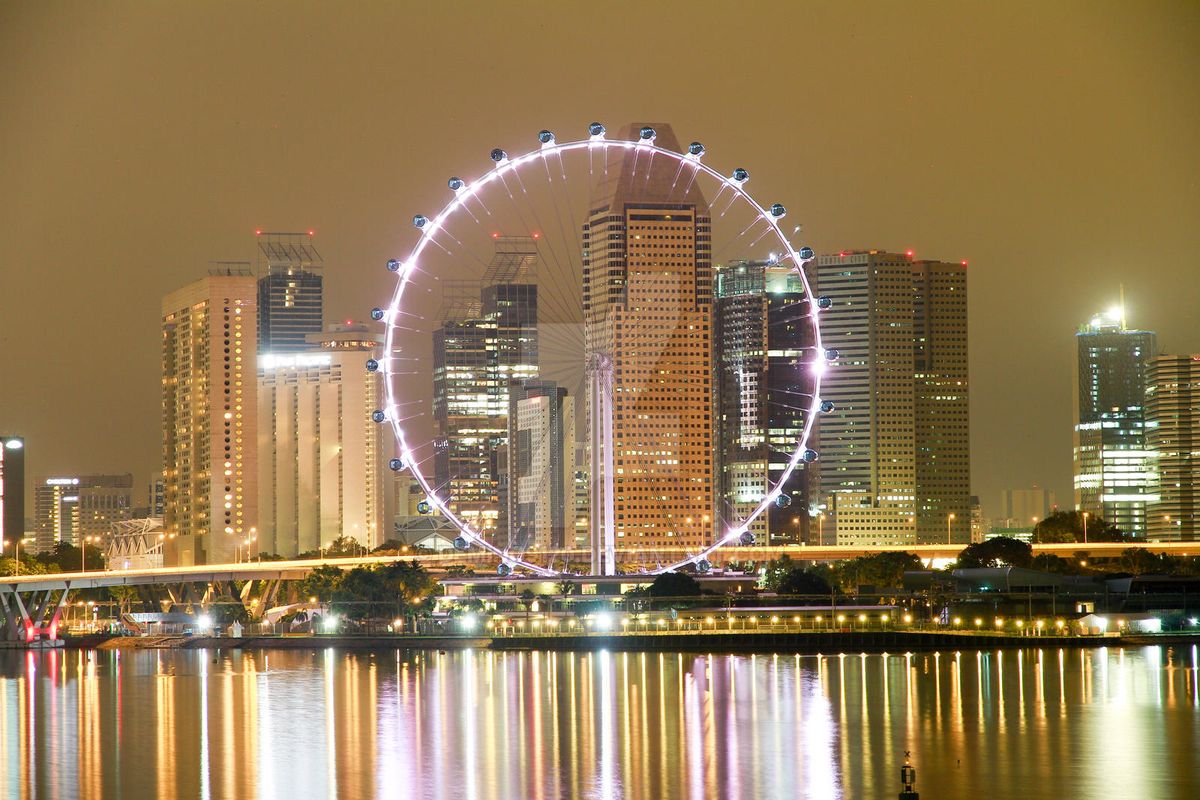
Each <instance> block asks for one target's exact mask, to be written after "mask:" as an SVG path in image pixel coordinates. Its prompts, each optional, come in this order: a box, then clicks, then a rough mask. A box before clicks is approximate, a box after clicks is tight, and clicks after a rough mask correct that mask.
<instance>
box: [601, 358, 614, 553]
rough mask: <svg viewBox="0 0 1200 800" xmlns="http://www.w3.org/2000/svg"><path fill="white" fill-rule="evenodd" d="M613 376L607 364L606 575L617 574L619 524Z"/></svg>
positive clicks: (604, 390) (604, 391) (604, 401)
mask: <svg viewBox="0 0 1200 800" xmlns="http://www.w3.org/2000/svg"><path fill="white" fill-rule="evenodd" d="M612 379H613V376H612V362H611V361H609V362H606V363H605V369H604V372H603V382H602V386H601V389H602V397H601V402H602V407H603V409H604V413H603V415H602V417H601V418H602V420H603V422H604V574H605V575H616V574H617V524H616V511H615V509H614V493H613V446H612V441H613V409H612V400H613V380H612Z"/></svg>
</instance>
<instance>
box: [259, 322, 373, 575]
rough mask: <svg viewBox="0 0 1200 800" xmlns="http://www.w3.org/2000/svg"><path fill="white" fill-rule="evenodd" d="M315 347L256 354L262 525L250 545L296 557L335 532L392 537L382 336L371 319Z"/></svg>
mask: <svg viewBox="0 0 1200 800" xmlns="http://www.w3.org/2000/svg"><path fill="white" fill-rule="evenodd" d="M307 338H308V346H309V348H310V349H309V350H305V351H302V352H292V353H271V354H263V355H260V356H259V359H258V471H259V472H258V493H259V495H258V530H257V535H256V540H255V542H254V543H253V545H254V546H253V548H252V550H253V552H262V553H275V554H277V555H281V556H285V557H291V556H295V555H297V554H298V553H304V552H311V551H314V550H317V549H319V548H321V547H323V546H325V545H328V544H329V543H330V542H332V541H334V540H335V539H337V538H338V537H339V536H343V535H344V536H348V537H352V538H354V539H355V540H356V541H358V542H359V543H360V544H363V545H366V546H368V547H376V546H378V545H379V544H380V543H382V542H383V541H384V540H385V539H387V538H388V537H389V536H390V532H389V530H388V528H389V527H390V525H391V519H392V517H393V515H394V510H393V508H392V507H391V502H390V500H389V496H388V492H387V490H386V480H387V478H386V477H385V472H386V458H385V448H384V441H383V437H384V436H386V435H387V433H388V430H389V429H388V428H386V427H385V426H382V425H378V424H376V423H375V422H373V421H372V419H371V412H372V411H373V410H375V409H377V408H379V407H380V406H381V404H382V395H383V385H382V379H381V376H380V375H379V373H372V372H368V371H367V370H366V367H365V365H366V362H367V359H369V358H372V357H376V358H377V357H378V354H379V349H380V346H381V337H379V336H378V335H376V334H371V333H368V331H367V327H366V326H365V325H353V324H351V325H333V326H330V328H329V330H327V331H326V332H324V333H317V334H309V336H308V337H307Z"/></svg>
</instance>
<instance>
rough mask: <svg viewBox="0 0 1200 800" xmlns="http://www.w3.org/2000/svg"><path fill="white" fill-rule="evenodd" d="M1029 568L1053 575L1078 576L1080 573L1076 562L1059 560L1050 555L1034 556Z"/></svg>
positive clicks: (1040, 554)
mask: <svg viewBox="0 0 1200 800" xmlns="http://www.w3.org/2000/svg"><path fill="white" fill-rule="evenodd" d="M1029 568H1030V569H1036V570H1041V571H1042V572H1049V573H1051V574H1053V575H1079V574H1081V573H1082V570H1081V569H1080V567H1079V562H1078V561H1070V560H1068V559H1065V558H1059V557H1058V556H1056V555H1053V554H1051V553H1039V554H1038V555H1036V556H1034V557H1033V560H1032V561H1031V562H1029Z"/></svg>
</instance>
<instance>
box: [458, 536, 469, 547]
mask: <svg viewBox="0 0 1200 800" xmlns="http://www.w3.org/2000/svg"><path fill="white" fill-rule="evenodd" d="M454 549H455V550H469V549H471V543H470V542H468V541H467V540H466V538H465V537H462V536H456V537H454Z"/></svg>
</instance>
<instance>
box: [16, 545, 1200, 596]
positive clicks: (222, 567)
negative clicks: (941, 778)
mask: <svg viewBox="0 0 1200 800" xmlns="http://www.w3.org/2000/svg"><path fill="white" fill-rule="evenodd" d="M1131 547H1137V548H1141V549H1145V550H1148V551H1150V552H1153V553H1169V554H1171V555H1176V556H1187V555H1198V554H1200V542H1150V543H1139V544H1136V545H1134V544H1130V543H1128V542H1089V543H1087V544H1083V543H1079V542H1073V543H1067V544H1039V545H1034V546H1033V552H1034V554H1035V555H1036V554H1039V553H1049V554H1052V555H1056V556H1059V557H1060V558H1079V557H1085V558H1112V557H1116V556H1119V555H1120V554H1121V553H1122V552H1124V551H1125V550H1127V549H1129V548H1131ZM962 549H963V545H961V544H955V545H945V544H926V545H910V546H908V547H900V546H894V547H893V546H884V547H879V546H860V545H824V546H802V545H788V546H774V547H766V546H750V547H743V546H737V545H731V546H729V547H723V548H721V549H719V550H718V551H717V552H716V554H714V555H713V556H710V560H711V561H712V562H713V563H714V564H718V565H719V564H720V563H722V562H725V561H733V560H737V561H741V562H746V561H753V562H760V563H765V562H767V561H771V560H772V559H775V558H779V557H780V556H783V555H788V556H790V557H791V558H793V559H796V560H800V561H839V560H843V559H849V558H858V557H860V556H865V555H874V554H878V553H881V552H889V551H891V552H907V553H913V554H915V555H917V556H918V557H920V558H921V560H923V561H930V560H940V559H953V558H956V557H957V556H958V554H959V553H960V552H961V551H962ZM694 552H695V551H694V550H691V551H690V550H687V549H685V548H663V549H642V550H639V549H637V548H627V549H624V550H620V551H618V558H619V559H620V561H622V562H624V563H628V564H632V565H636V566H639V567H642V568H653V567H654V566H656V565H659V564H669V563H673V562H675V561H678V560H680V559H683V558H686V557H687V556H688V555H690V554H691V553H694ZM549 555H551V556H552V557H553V563H554V564H555V565H556V566H557V565H561V564H564V563H570V564H586V563H587V562H588V560H589V559H590V558H591V551H590V550H582V549H579V550H556V551H554V552H553V553H552V554H549ZM526 557H527V558H528V560H531V561H533V562H535V563H545V559H542V558H539V556H538V554H537V553H528V554H526ZM399 558H400V559H402V560H405V561H408V560H415V561H417V562H419V563H420V564H422V565H423V566H425V567H426V568H428V569H430V570H431V571H435V572H441V571H444V570H445V569H447V568H449V567H452V566H460V565H461V566H469V567H472V568H491V567H494V566H495V565H496V557H495V556H493V555H491V554H490V553H487V552H485V551H481V550H473V551H470V552H466V553H462V552H458V551H448V552H444V553H437V554H432V553H425V554H416V553H413V554H408V553H403V554H401V555H400V556H399ZM396 560H397V556H356V557H345V558H324V559H303V560H299V559H298V560H292V561H261V562H260V561H250V562H243V563H239V564H206V565H198V566H187V567H159V568H154V569H126V570H91V571H88V572H57V573H53V574H49V575H19V576H17V575H10V576H6V577H4V578H0V588H3V589H5V590H8V591H12V592H18V591H19V592H38V591H46V590H57V589H63V588H70V589H97V588H102V587H107V586H146V585H156V584H171V583H215V582H219V581H245V580H298V579H300V578H303V577H304V576H305V575H307V574H308V573H309V572H311V571H312V570H313V569H315V568H317V567H322V566H333V567H338V568H339V569H352V568H354V567H358V566H374V565H377V564H390V563H393V562H395V561H396Z"/></svg>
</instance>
